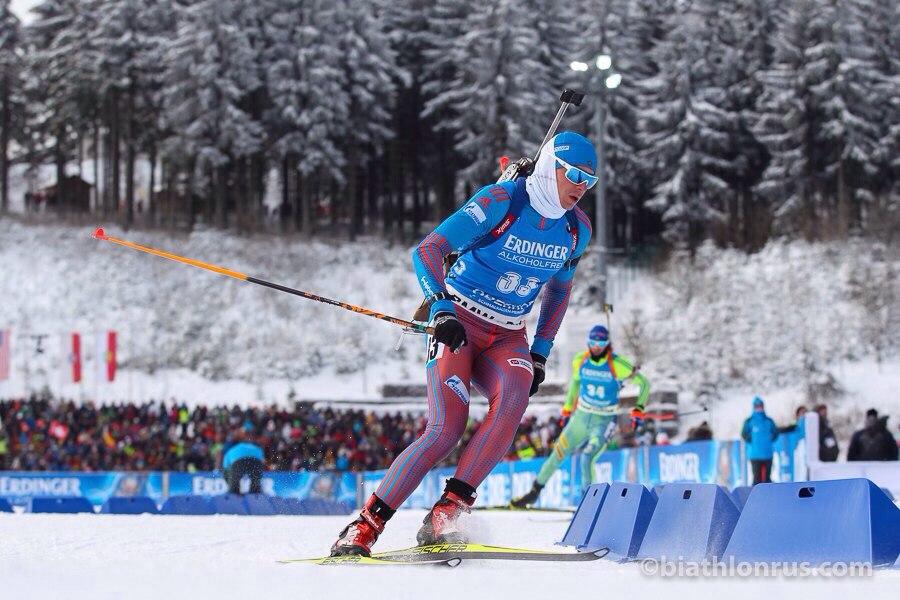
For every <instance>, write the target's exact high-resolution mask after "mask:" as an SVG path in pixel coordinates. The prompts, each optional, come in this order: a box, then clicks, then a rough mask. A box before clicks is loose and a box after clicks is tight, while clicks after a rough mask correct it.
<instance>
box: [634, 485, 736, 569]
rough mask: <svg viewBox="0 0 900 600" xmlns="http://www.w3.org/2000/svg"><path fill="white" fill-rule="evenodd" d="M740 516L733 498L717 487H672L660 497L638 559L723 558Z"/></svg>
mask: <svg viewBox="0 0 900 600" xmlns="http://www.w3.org/2000/svg"><path fill="white" fill-rule="evenodd" d="M740 514H741V513H740V511H739V510H738V508H737V506H735V504H734V501H733V500H732V499H731V495H730V494H729V493H728V492H727V491H726V490H725V489H724V488H722V487H719V486H717V485H715V484H714V483H670V484H668V485H667V486H666V487H665V489H664V490H663V491H662V494H661V495H660V497H659V502H658V503H657V505H656V510H655V511H654V512H653V518H652V519H650V525H649V527H647V534H646V535H645V536H644V541H643V543H642V544H641V548H640V551H639V552H638V558H656V559H659V558H662V557H663V556H665V557H666V558H667V559H669V560H679V559H681V558H683V559H684V560H689V561H702V560H704V559H711V558H713V557H719V556H722V553H723V552H724V551H725V547H726V546H727V545H728V540H729V539H730V538H731V532H732V531H733V530H734V527H735V525H736V524H737V522H738V517H740Z"/></svg>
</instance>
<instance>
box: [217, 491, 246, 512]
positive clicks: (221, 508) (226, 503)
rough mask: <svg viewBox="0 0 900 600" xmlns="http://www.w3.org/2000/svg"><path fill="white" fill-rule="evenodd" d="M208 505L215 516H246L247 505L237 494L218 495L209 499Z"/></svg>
mask: <svg viewBox="0 0 900 600" xmlns="http://www.w3.org/2000/svg"><path fill="white" fill-rule="evenodd" d="M209 505H210V506H211V507H212V509H213V512H214V513H216V514H217V515H247V514H250V513H249V512H248V511H247V505H246V504H244V501H243V498H241V496H240V495H239V494H220V495H218V496H213V497H211V498H210V499H209Z"/></svg>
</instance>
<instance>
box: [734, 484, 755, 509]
mask: <svg viewBox="0 0 900 600" xmlns="http://www.w3.org/2000/svg"><path fill="white" fill-rule="evenodd" d="M751 491H753V486H750V485H742V486H739V487H736V488H734V489H733V490H731V499H732V500H734V505H735V506H737V507H738V510H744V505H745V504H747V498H749V497H750V492H751Z"/></svg>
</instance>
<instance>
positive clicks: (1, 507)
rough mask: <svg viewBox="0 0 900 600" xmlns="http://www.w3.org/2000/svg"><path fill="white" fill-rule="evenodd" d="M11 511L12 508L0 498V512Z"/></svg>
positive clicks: (4, 499)
mask: <svg viewBox="0 0 900 600" xmlns="http://www.w3.org/2000/svg"><path fill="white" fill-rule="evenodd" d="M12 511H13V509H12V506H11V505H10V503H9V502H7V501H6V498H0V512H7V513H11V512H12Z"/></svg>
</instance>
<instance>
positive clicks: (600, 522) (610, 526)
mask: <svg viewBox="0 0 900 600" xmlns="http://www.w3.org/2000/svg"><path fill="white" fill-rule="evenodd" d="M656 502H657V499H656V494H655V493H654V492H653V490H648V489H647V488H645V487H644V486H643V485H640V484H638V483H623V482H618V483H614V484H612V485H611V486H610V487H609V491H608V492H607V494H606V499H605V500H604V501H603V506H602V507H601V508H600V514H599V515H597V523H596V524H595V525H594V530H593V532H592V533H591V535H590V537H589V538H588V540H587V542H586V543H585V545H584V547H585V548H589V549H594V548H601V547H603V546H606V547H608V548H609V557H610V558H612V559H616V560H620V561H624V560H630V559H632V558H634V556H635V555H636V554H637V552H638V549H639V548H640V547H641V543H642V542H643V540H644V534H646V532H647V527H648V526H649V525H650V519H651V518H652V517H653V511H654V510H655V509H656Z"/></svg>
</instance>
